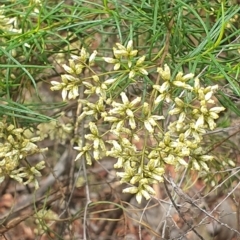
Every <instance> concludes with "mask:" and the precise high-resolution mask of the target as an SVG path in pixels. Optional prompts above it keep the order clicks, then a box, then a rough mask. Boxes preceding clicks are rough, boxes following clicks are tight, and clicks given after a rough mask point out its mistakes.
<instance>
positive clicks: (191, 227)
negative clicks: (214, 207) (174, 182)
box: [164, 177, 204, 240]
mask: <svg viewBox="0 0 240 240" xmlns="http://www.w3.org/2000/svg"><path fill="white" fill-rule="evenodd" d="M164 180H165V181H164V186H165V189H166V192H167V195H168V197H169V198H170V200H171V202H172V204H173V206H174V207H175V209H176V210H177V212H178V214H179V216H180V217H181V218H182V220H183V221H184V222H185V223H186V224H187V225H188V227H189V228H190V229H192V231H193V232H194V233H195V234H196V235H197V236H198V237H199V238H200V239H201V240H204V238H203V237H202V236H201V235H200V234H199V233H198V232H197V230H195V229H194V227H193V226H192V225H191V224H190V223H189V222H188V221H187V220H186V219H185V217H184V215H183V214H182V212H181V211H180V210H179V207H178V206H177V204H176V203H175V201H174V200H173V198H172V195H171V193H170V191H169V189H168V186H167V183H166V181H167V179H166V177H164ZM175 188H176V187H175ZM175 188H174V191H175V192H176V190H175ZM176 193H177V194H178V192H176ZM178 195H179V194H178ZM180 197H181V196H180Z"/></svg>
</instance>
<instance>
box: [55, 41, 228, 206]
mask: <svg viewBox="0 0 240 240" xmlns="http://www.w3.org/2000/svg"><path fill="white" fill-rule="evenodd" d="M116 45H117V48H113V55H114V57H104V58H103V60H104V61H105V62H107V63H110V64H114V67H113V71H112V72H111V73H101V74H99V75H97V74H96V73H95V72H94V70H93V69H92V68H91V62H92V61H93V60H94V59H95V57H96V52H94V53H93V54H92V55H91V56H94V57H88V56H89V54H87V53H86V50H85V49H83V50H82V52H81V55H80V57H79V58H80V59H81V60H79V59H78V60H77V62H75V60H74V59H73V60H70V65H69V66H66V65H64V66H63V67H64V69H65V70H66V71H67V72H68V74H67V76H66V75H63V76H62V81H63V82H62V83H59V82H52V84H53V87H52V90H62V96H63V99H64V100H65V99H66V96H67V91H69V94H68V97H69V99H71V98H72V97H74V98H75V97H77V96H78V91H79V87H80V86H82V87H84V88H85V91H84V93H85V95H86V97H85V98H84V99H79V101H80V102H81V103H82V104H83V106H84V107H83V111H82V113H81V115H80V116H79V118H78V121H83V120H84V119H86V120H87V121H86V124H88V129H89V133H88V134H86V135H85V139H86V140H87V141H86V143H84V144H83V141H78V146H76V147H74V148H75V150H77V151H79V154H78V155H77V157H76V160H77V159H79V158H81V157H85V159H86V160H87V163H88V164H91V163H92V160H93V159H94V160H97V161H98V160H100V159H102V158H103V157H105V156H110V157H113V158H115V159H116V164H115V165H114V167H115V168H116V169H121V172H117V176H119V177H120V178H121V182H124V183H128V184H130V187H128V188H126V189H124V192H130V193H133V194H136V197H137V201H138V202H141V199H142V197H143V196H144V197H145V198H146V199H149V198H150V196H151V195H153V194H154V190H153V188H152V186H151V185H152V184H153V183H157V182H162V181H163V174H164V171H165V167H166V165H167V164H170V165H173V166H175V168H176V169H179V168H182V167H184V168H189V169H192V170H197V171H202V172H204V171H205V172H208V171H209V165H208V162H209V161H212V160H213V159H214V157H213V156H210V155H206V154H204V151H203V149H202V147H201V143H202V140H203V134H204V133H206V131H207V130H213V129H214V128H215V127H216V123H215V120H216V119H217V118H218V117H219V115H218V114H219V113H220V112H221V111H223V110H224V108H223V107H213V104H214V100H213V98H212V97H213V94H214V92H215V91H216V89H217V86H211V87H210V86H209V87H206V88H204V87H201V86H200V81H199V79H198V78H195V79H194V74H192V73H189V74H187V75H184V74H183V73H182V72H179V73H178V74H177V75H176V76H175V77H173V76H172V75H171V71H170V68H169V66H168V65H165V66H164V68H158V69H157V72H158V73H159V75H160V79H161V80H162V82H163V83H162V84H161V85H157V84H155V85H154V84H153V88H152V92H150V96H151V97H149V96H148V97H144V98H143V97H141V96H136V97H133V98H132V99H130V96H128V95H127V94H126V92H121V93H120V94H119V95H116V94H115V93H113V91H114V89H115V88H114V87H113V85H114V86H116V85H117V84H118V83H120V82H121V79H122V77H124V78H126V74H127V76H128V78H129V79H132V78H133V77H134V81H136V82H137V80H138V79H137V77H138V76H142V75H148V72H147V70H146V69H145V67H144V65H143V62H144V60H145V56H143V57H140V58H139V57H138V56H137V53H138V51H137V50H134V49H133V42H132V41H129V42H128V44H127V46H126V47H124V46H123V45H121V44H119V43H118V44H116ZM83 53H84V54H83ZM84 56H85V57H84ZM75 58H76V57H75ZM76 59H77V58H76ZM87 59H88V61H87ZM90 59H91V61H90ZM83 67H86V68H89V69H90V71H89V72H91V73H93V74H92V76H91V77H88V78H81V74H82V68H83ZM110 74H112V75H113V76H112V78H110V79H107V80H106V79H104V78H103V77H104V76H105V75H110ZM73 89H75V90H74V91H73ZM77 89H78V90H77ZM176 90H178V91H176ZM73 92H74V93H73ZM176 92H181V94H180V95H179V96H178V97H176V96H175V95H176ZM91 95H94V96H95V97H94V98H89V97H90V96H91ZM153 96H154V97H153ZM86 99H89V100H86ZM90 99H94V101H93V100H90ZM152 99H153V101H152ZM165 103H166V104H167V106H169V105H170V106H171V110H170V111H169V112H168V113H169V114H168V115H166V116H163V115H162V114H157V113H156V109H159V107H158V106H159V105H161V106H164V104H165ZM171 115H175V116H177V120H174V119H176V118H170V119H169V116H171ZM165 121H166V122H167V123H168V124H167V125H168V126H167V127H164V125H165ZM98 123H101V124H103V123H105V126H108V128H107V129H105V130H104V131H103V130H102V129H101V128H100V127H99V125H98ZM86 124H85V125H86ZM108 136H109V138H110V139H111V140H108V141H107V140H106V139H107V137H108Z"/></svg>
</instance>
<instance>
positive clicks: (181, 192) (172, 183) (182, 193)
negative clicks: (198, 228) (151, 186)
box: [169, 178, 240, 235]
mask: <svg viewBox="0 0 240 240" xmlns="http://www.w3.org/2000/svg"><path fill="white" fill-rule="evenodd" d="M169 182H170V183H171V185H172V187H173V189H174V191H175V192H176V193H177V194H178V195H179V196H180V197H181V198H182V199H183V200H184V201H185V202H187V203H190V204H191V205H192V206H194V207H196V208H197V209H199V210H200V211H201V212H203V213H204V214H205V215H206V216H205V217H204V218H203V219H202V220H201V222H200V223H199V225H200V224H202V223H203V222H204V221H205V220H206V219H207V218H208V217H209V218H211V219H212V220H214V221H216V222H217V223H219V224H220V225H221V226H224V227H226V228H228V229H229V230H231V231H234V232H235V233H237V234H239V235H240V232H238V231H237V230H236V229H233V228H231V227H230V226H228V225H227V224H226V223H223V222H221V221H220V220H218V219H217V218H215V217H214V216H212V215H211V214H212V213H213V212H214V211H215V210H216V209H217V208H218V207H219V206H220V205H221V204H222V202H224V201H225V200H226V199H227V198H228V197H229V196H230V195H231V194H232V193H233V192H234V191H235V189H237V188H238V186H239V185H240V182H239V183H238V184H237V185H236V186H235V187H234V188H233V190H232V191H231V192H230V193H228V194H227V196H226V197H225V198H224V199H223V200H222V201H221V202H220V203H219V204H217V205H216V206H215V208H214V209H213V210H212V211H211V212H210V213H208V212H207V211H206V210H204V209H203V208H201V207H199V206H198V205H197V204H196V203H195V202H194V201H193V200H192V199H191V198H190V197H189V196H188V195H187V194H185V193H184V192H183V191H182V190H181V189H180V188H179V187H178V186H177V185H176V184H175V182H174V181H173V179H171V178H170V181H169ZM192 230H193V228H192Z"/></svg>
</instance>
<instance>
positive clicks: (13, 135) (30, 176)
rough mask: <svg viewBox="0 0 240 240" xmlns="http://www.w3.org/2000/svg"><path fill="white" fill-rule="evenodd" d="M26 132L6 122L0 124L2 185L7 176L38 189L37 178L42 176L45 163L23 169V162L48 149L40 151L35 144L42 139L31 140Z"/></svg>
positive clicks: (33, 138) (0, 174)
mask: <svg viewBox="0 0 240 240" xmlns="http://www.w3.org/2000/svg"><path fill="white" fill-rule="evenodd" d="M26 132H27V131H25V130H24V129H22V128H16V127H15V126H14V125H12V124H7V123H6V121H2V122H0V139H1V143H0V148H1V152H0V167H1V168H0V183H1V182H3V181H4V179H5V177H6V176H9V177H10V178H13V179H15V180H16V181H18V182H20V183H24V184H28V183H31V182H33V183H34V186H35V188H36V189H37V188H38V187H39V186H38V181H37V179H36V177H39V176H41V173H40V170H42V169H43V168H44V164H45V163H44V161H41V162H39V163H38V164H36V165H35V166H31V165H29V166H26V167H21V162H23V161H25V160H26V157H28V156H30V155H33V154H36V153H41V152H43V151H46V150H47V149H40V148H39V147H38V146H37V145H36V144H35V142H37V141H40V140H41V139H40V138H39V137H32V138H29V137H27V134H26Z"/></svg>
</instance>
